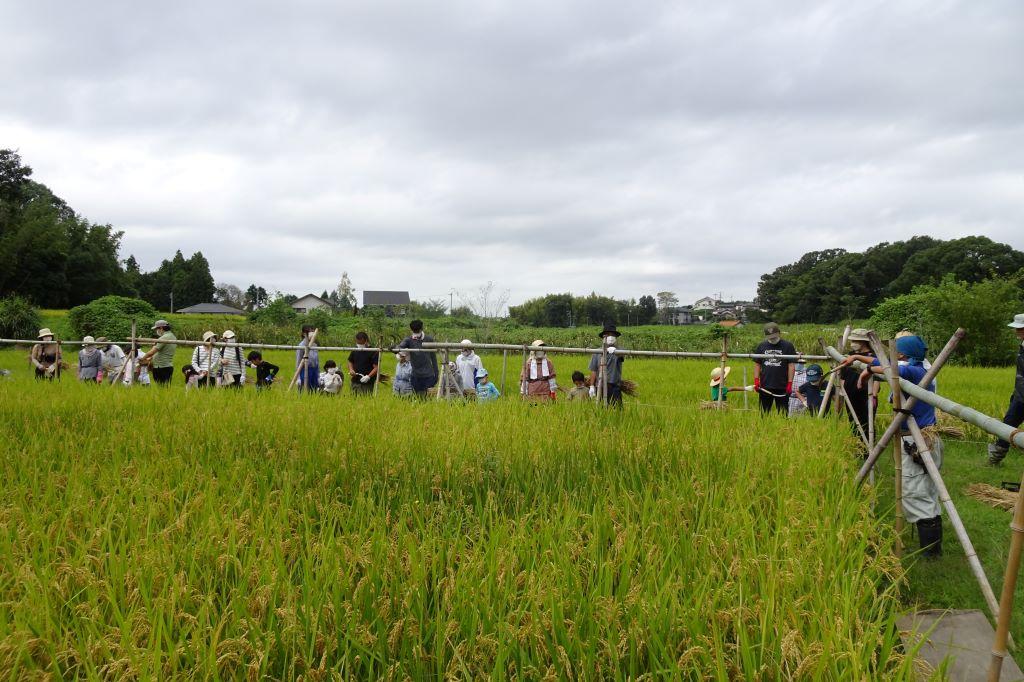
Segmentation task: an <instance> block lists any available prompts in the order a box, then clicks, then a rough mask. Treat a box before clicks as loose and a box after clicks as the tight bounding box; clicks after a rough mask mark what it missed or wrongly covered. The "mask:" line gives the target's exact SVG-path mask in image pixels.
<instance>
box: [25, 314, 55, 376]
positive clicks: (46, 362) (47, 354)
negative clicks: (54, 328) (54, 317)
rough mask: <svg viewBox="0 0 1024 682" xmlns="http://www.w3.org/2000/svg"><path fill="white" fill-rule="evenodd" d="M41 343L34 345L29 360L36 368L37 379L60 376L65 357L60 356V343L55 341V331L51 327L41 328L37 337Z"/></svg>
mask: <svg viewBox="0 0 1024 682" xmlns="http://www.w3.org/2000/svg"><path fill="white" fill-rule="evenodd" d="M36 338H38V339H39V343H37V344H35V345H34V346H32V352H31V353H29V356H28V360H29V362H30V363H31V364H32V366H33V367H34V368H35V370H36V379H53V378H54V377H55V376H60V363H61V362H62V361H63V358H61V356H60V345H59V344H56V343H54V340H53V332H51V331H50V328H49V327H43V328H42V329H40V330H39V335H38V336H37V337H36Z"/></svg>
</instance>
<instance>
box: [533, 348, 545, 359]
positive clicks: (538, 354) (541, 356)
mask: <svg viewBox="0 0 1024 682" xmlns="http://www.w3.org/2000/svg"><path fill="white" fill-rule="evenodd" d="M533 355H534V357H536V358H537V359H538V360H543V359H544V351H542V350H539V351H537V352H536V353H534V354H533Z"/></svg>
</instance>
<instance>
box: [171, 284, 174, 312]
mask: <svg viewBox="0 0 1024 682" xmlns="http://www.w3.org/2000/svg"><path fill="white" fill-rule="evenodd" d="M171 314H172V315H173V314H174V285H173V284H172V285H171Z"/></svg>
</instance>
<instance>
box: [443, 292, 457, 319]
mask: <svg viewBox="0 0 1024 682" xmlns="http://www.w3.org/2000/svg"><path fill="white" fill-rule="evenodd" d="M441 300H442V301H443V300H444V299H441ZM454 309H455V289H452V290H451V291H449V292H448V317H451V316H452V310H454Z"/></svg>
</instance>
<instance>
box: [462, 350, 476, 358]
mask: <svg viewBox="0 0 1024 682" xmlns="http://www.w3.org/2000/svg"><path fill="white" fill-rule="evenodd" d="M462 354H463V355H465V356H466V357H467V358H468V357H469V356H470V355H472V354H473V351H472V350H470V349H469V348H465V349H463V351H462Z"/></svg>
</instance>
